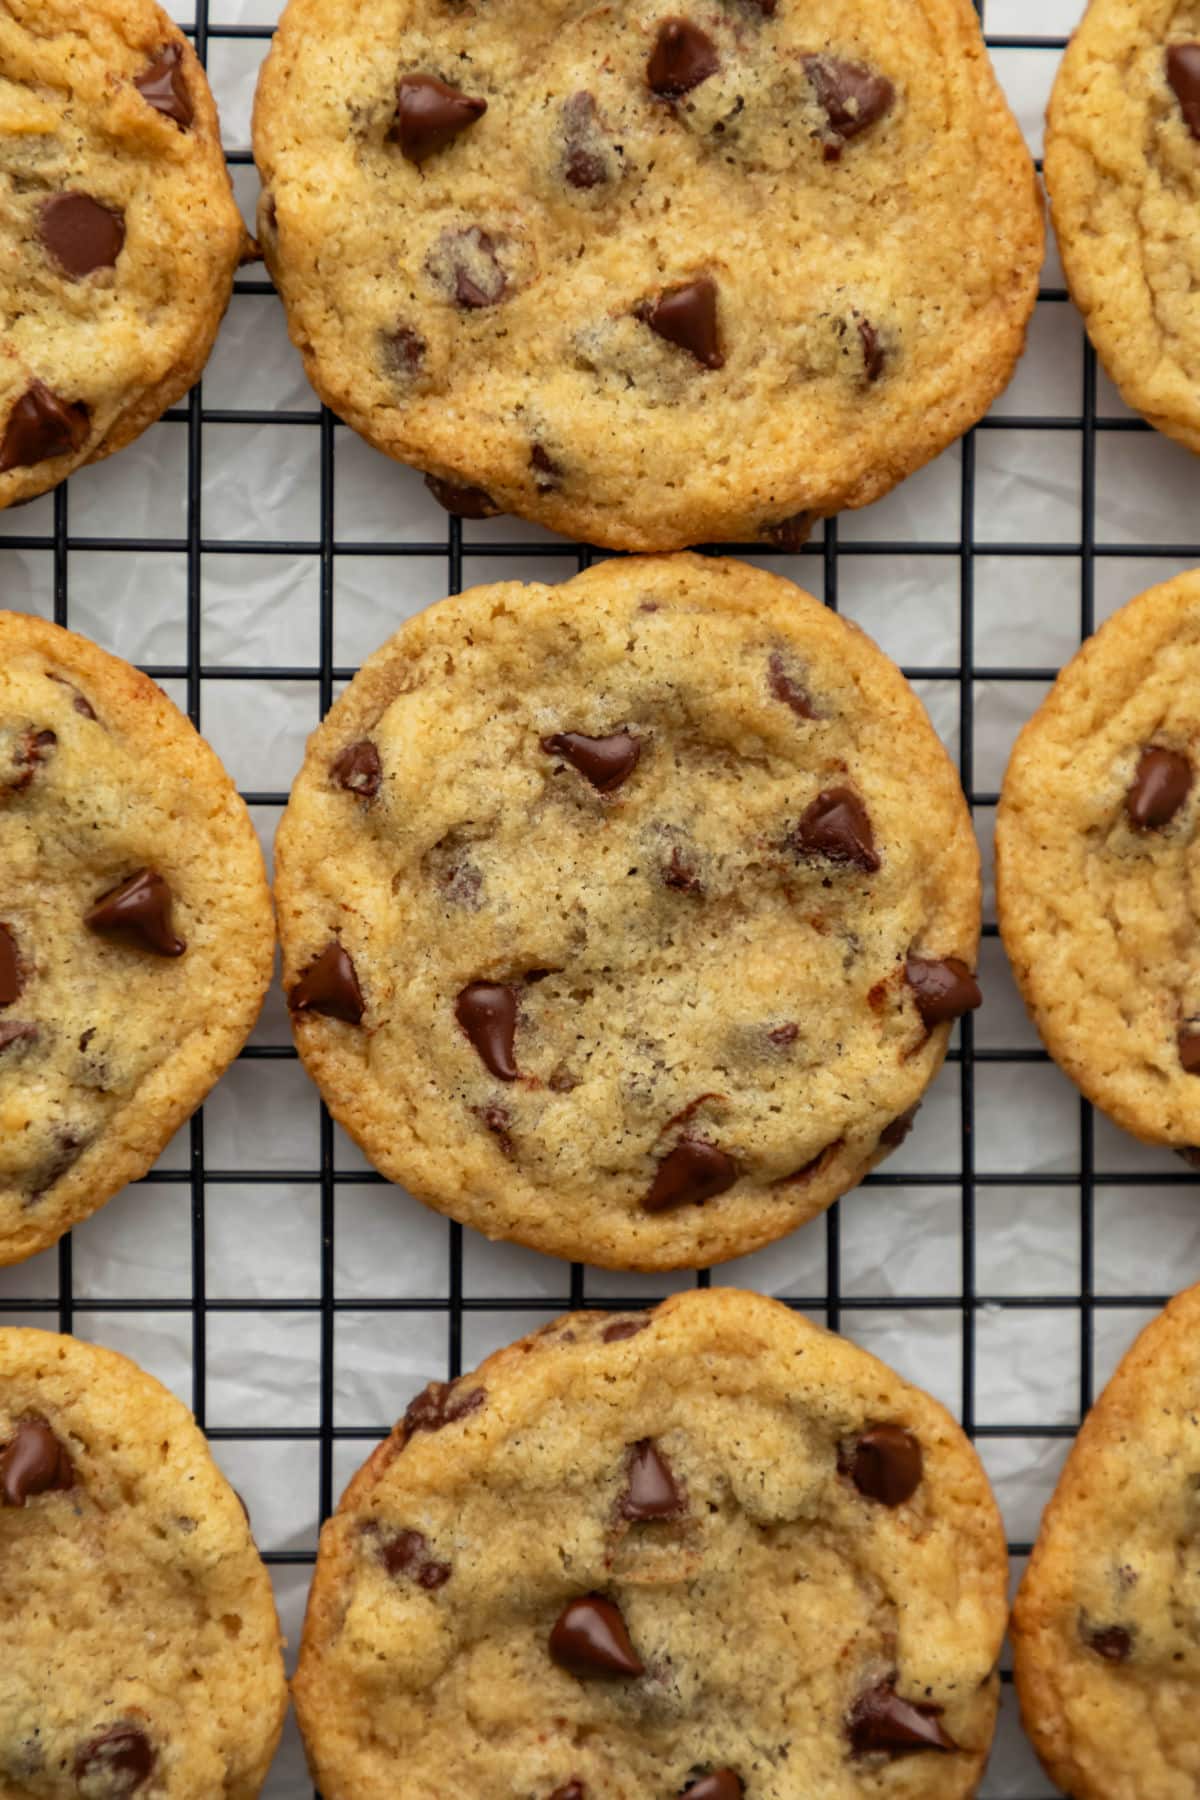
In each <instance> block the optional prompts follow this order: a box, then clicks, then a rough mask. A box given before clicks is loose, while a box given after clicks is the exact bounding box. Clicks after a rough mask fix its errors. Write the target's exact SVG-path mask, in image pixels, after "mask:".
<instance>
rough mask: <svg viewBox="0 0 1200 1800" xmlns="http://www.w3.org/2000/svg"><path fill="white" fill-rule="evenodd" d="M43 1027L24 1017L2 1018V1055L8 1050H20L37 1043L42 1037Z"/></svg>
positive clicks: (0, 1026)
mask: <svg viewBox="0 0 1200 1800" xmlns="http://www.w3.org/2000/svg"><path fill="white" fill-rule="evenodd" d="M41 1035H42V1033H41V1027H40V1026H38V1025H32V1024H29V1023H27V1022H26V1021H25V1020H23V1019H9V1020H7V1021H5V1020H3V1019H0V1056H3V1054H4V1052H5V1051H6V1050H18V1051H19V1050H20V1049H21V1048H22V1046H24V1047H28V1045H30V1044H36V1043H37V1041H38V1039H39V1038H40V1037H41Z"/></svg>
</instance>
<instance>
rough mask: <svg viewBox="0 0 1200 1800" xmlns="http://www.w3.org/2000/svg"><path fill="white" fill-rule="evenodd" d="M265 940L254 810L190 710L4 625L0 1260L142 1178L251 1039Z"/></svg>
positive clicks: (16, 621) (0, 677) (41, 1242)
mask: <svg viewBox="0 0 1200 1800" xmlns="http://www.w3.org/2000/svg"><path fill="white" fill-rule="evenodd" d="M274 943H275V932H274V921H273V918H272V912H271V899H270V893H269V891H268V888H267V884H266V874H265V871H264V869H263V860H262V853H261V851H260V850H259V847H258V841H257V839H256V838H255V835H254V830H253V827H252V826H251V823H250V818H249V815H248V813H247V811H246V808H245V806H244V805H243V804H242V802H241V800H240V799H239V798H238V796H237V793H236V791H235V790H234V787H233V784H232V782H231V781H230V779H229V777H228V776H227V775H226V773H225V771H224V770H223V769H222V767H221V765H220V763H219V762H218V761H217V759H216V757H215V756H214V754H213V752H212V751H211V750H210V749H209V747H208V745H207V744H206V743H204V741H203V740H202V739H201V738H200V737H198V736H197V734H196V732H195V731H194V729H193V728H192V726H191V725H190V724H189V723H188V721H187V720H186V719H185V718H184V717H183V715H182V713H180V712H178V711H177V710H176V708H175V707H174V706H173V705H172V704H171V702H170V701H169V700H168V699H167V697H166V695H165V694H163V693H162V692H161V690H160V689H159V688H157V687H156V686H155V684H154V683H153V682H152V681H149V680H147V678H146V677H145V676H144V675H141V674H139V673H138V671H137V670H136V669H132V668H130V667H129V665H128V664H127V663H123V662H120V661H118V659H117V658H116V657H114V656H108V655H107V654H106V653H105V652H104V651H102V650H99V649H97V648H96V646H95V645H94V644H90V643H88V642H87V640H86V639H85V638H81V637H76V636H75V635H74V634H73V633H71V632H67V631H60V630H59V629H58V628H57V627H56V626H54V625H47V624H45V623H44V622H43V621H42V620H41V619H35V618H30V617H28V616H26V615H23V614H18V613H0V1263H11V1262H20V1261H21V1260H22V1259H23V1258H25V1257H27V1256H32V1255H33V1253H34V1252H35V1251H36V1250H42V1249H44V1248H45V1247H46V1246H47V1245H48V1244H52V1243H54V1242H55V1240H56V1239H57V1238H59V1237H61V1236H62V1234H63V1232H64V1231H67V1230H69V1229H70V1227H71V1226H72V1225H74V1224H76V1223H77V1222H78V1221H79V1220H80V1219H83V1218H85V1217H86V1216H87V1215H88V1214H89V1213H91V1212H93V1211H94V1210H95V1209H96V1207H98V1206H100V1205H101V1204H102V1202H103V1201H105V1200H107V1199H108V1198H109V1197H110V1195H112V1194H115V1193H116V1192H117V1190H118V1188H121V1187H124V1185H125V1184H126V1182H129V1181H134V1180H136V1179H137V1178H138V1177H139V1176H141V1175H144V1174H145V1173H146V1171H147V1169H149V1168H150V1166H151V1164H152V1163H153V1162H154V1160H155V1158H156V1157H157V1156H158V1154H159V1152H160V1151H161V1150H162V1149H163V1147H164V1146H165V1145H166V1143H167V1141H168V1140H169V1139H170V1137H171V1136H172V1134H173V1133H174V1132H175V1131H176V1130H177V1129H178V1127H179V1126H180V1125H182V1124H183V1122H184V1120H185V1119H186V1118H187V1117H188V1115H189V1114H190V1113H192V1112H193V1111H194V1110H195V1108H196V1107H197V1106H198V1105H199V1104H200V1102H201V1100H203V1098H204V1096H205V1095H206V1094H207V1093H208V1091H209V1089H210V1088H211V1087H212V1085H213V1083H214V1082H215V1081H216V1079H217V1077H218V1076H219V1075H220V1074H222V1072H223V1071H224V1069H225V1068H226V1066H227V1065H228V1063H229V1062H231V1061H232V1059H233V1058H234V1057H235V1056H236V1055H237V1053H238V1051H239V1050H240V1049H241V1047H242V1045H243V1043H244V1042H245V1040H246V1038H247V1037H248V1036H249V1033H250V1030H251V1027H252V1026H253V1024H254V1021H255V1019H256V1018H257V1017H258V1012H259V1008H260V1006H261V1004H262V998H263V995H264V993H265V991H266V987H267V983H268V982H269V980H270V978H271V967H272V959H273V955H274Z"/></svg>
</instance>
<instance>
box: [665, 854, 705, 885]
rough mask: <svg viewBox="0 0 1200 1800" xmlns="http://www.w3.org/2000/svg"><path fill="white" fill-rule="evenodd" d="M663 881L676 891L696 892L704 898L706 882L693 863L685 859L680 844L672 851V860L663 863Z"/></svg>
mask: <svg viewBox="0 0 1200 1800" xmlns="http://www.w3.org/2000/svg"><path fill="white" fill-rule="evenodd" d="M663 881H664V883H665V885H666V886H667V887H669V888H674V889H675V891H676V893H679V894H695V895H696V896H697V897H699V898H703V895H704V883H703V882H702V881H701V879H700V877H699V875H698V874H697V873H696V871H695V869H694V868H693V867H692V865H691V864H690V863H688V862H685V861H684V859H683V857H682V856H681V854H680V851H679V846H678V844H676V845H675V847H674V848H673V849H672V851H671V860H670V861H669V862H667V863H664V865H663Z"/></svg>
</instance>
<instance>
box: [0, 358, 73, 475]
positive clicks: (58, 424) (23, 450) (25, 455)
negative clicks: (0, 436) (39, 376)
mask: <svg viewBox="0 0 1200 1800" xmlns="http://www.w3.org/2000/svg"><path fill="white" fill-rule="evenodd" d="M90 430H91V414H90V413H89V412H88V409H87V407H86V406H84V405H83V404H82V403H80V402H77V401H72V400H61V399H60V398H59V396H58V395H57V394H55V393H52V392H51V390H50V389H49V388H48V387H47V386H46V384H45V382H42V381H34V382H32V383H31V384H30V386H29V387H28V388H26V390H25V392H24V393H23V394H22V395H21V398H20V399H19V400H18V401H17V403H16V405H15V406H14V407H13V409H12V411H11V412H10V413H9V415H8V424H7V425H6V426H5V428H4V442H3V444H0V475H7V473H8V471H9V470H10V469H31V468H33V467H34V466H35V464H37V463H44V462H49V461H50V460H51V458H52V457H55V456H69V455H72V454H74V452H75V451H77V450H81V449H82V448H83V446H84V444H86V443H87V439H88V432H89V431H90Z"/></svg>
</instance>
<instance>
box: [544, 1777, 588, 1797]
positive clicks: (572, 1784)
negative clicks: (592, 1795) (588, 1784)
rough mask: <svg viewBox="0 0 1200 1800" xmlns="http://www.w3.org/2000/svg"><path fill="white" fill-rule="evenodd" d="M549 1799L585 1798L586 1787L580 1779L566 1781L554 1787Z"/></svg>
mask: <svg viewBox="0 0 1200 1800" xmlns="http://www.w3.org/2000/svg"><path fill="white" fill-rule="evenodd" d="M549 1800H587V1789H586V1788H585V1787H584V1785H583V1783H582V1781H567V1782H564V1784H563V1786H562V1787H556V1788H555V1790H554V1792H553V1793H552V1794H551V1795H550V1796H549Z"/></svg>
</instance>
